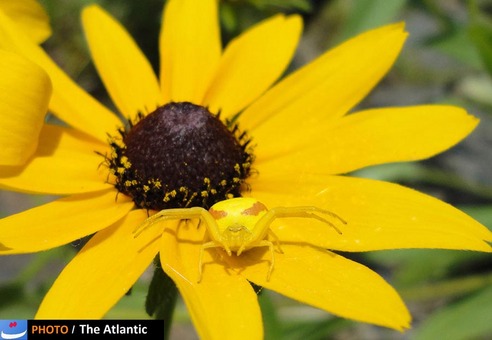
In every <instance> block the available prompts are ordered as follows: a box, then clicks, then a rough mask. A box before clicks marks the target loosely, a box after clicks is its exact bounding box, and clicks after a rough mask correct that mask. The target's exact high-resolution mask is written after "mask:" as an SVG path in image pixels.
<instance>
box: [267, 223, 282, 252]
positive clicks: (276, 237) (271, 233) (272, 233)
mask: <svg viewBox="0 0 492 340" xmlns="http://www.w3.org/2000/svg"><path fill="white" fill-rule="evenodd" d="M268 233H269V234H270V235H271V236H272V237H273V239H274V240H275V245H276V246H277V249H278V251H279V252H280V253H281V254H283V253H284V251H283V250H282V248H281V247H280V239H279V238H278V236H277V235H276V234H275V233H274V232H273V230H272V229H268Z"/></svg>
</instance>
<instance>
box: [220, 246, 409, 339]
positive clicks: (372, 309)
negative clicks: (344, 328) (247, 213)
mask: <svg viewBox="0 0 492 340" xmlns="http://www.w3.org/2000/svg"><path fill="white" fill-rule="evenodd" d="M282 251H283V252H284V253H283V254H281V253H278V252H275V266H274V269H273V273H272V276H271V278H270V280H267V279H266V273H267V271H268V268H269V265H270V261H271V256H270V253H269V252H268V251H264V250H261V249H259V248H258V249H253V250H249V251H246V252H245V253H244V254H241V256H239V257H235V256H234V257H231V258H229V259H228V260H230V261H231V262H234V263H235V266H237V268H238V269H239V268H240V269H241V275H243V276H245V277H246V278H247V279H248V280H250V281H252V282H254V283H256V284H258V285H260V286H262V287H265V288H267V289H271V290H274V291H276V292H278V293H280V294H283V295H285V296H288V297H290V298H293V299H295V300H299V301H301V302H304V303H306V304H309V305H311V306H315V307H318V308H321V309H323V310H325V311H328V312H330V313H333V314H335V315H338V316H341V317H344V318H349V319H354V320H357V321H363V322H369V323H372V324H376V325H380V326H385V327H391V328H395V329H398V330H403V329H405V328H408V327H409V324H410V318H411V317H410V314H409V313H408V310H407V309H406V307H405V304H404V303H403V301H402V300H401V298H400V297H399V295H398V293H396V291H395V290H394V289H393V288H392V287H391V286H390V285H389V284H388V283H387V282H386V281H384V280H383V278H382V277H380V276H379V275H377V274H376V273H375V272H373V271H372V270H370V269H369V268H367V267H365V266H363V265H361V264H359V263H356V262H353V261H350V260H348V259H346V258H344V257H342V256H340V255H337V254H334V253H332V252H329V251H326V250H323V249H316V248H312V247H309V246H295V245H283V246H282Z"/></svg>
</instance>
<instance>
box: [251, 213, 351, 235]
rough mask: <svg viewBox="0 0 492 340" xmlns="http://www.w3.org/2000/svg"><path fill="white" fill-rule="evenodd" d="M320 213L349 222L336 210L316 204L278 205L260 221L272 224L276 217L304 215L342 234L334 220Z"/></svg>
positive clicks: (303, 216)
mask: <svg viewBox="0 0 492 340" xmlns="http://www.w3.org/2000/svg"><path fill="white" fill-rule="evenodd" d="M318 214H325V215H328V216H331V217H333V218H336V219H337V220H339V221H340V222H342V223H343V224H347V222H346V221H345V220H344V219H342V218H341V217H340V216H338V215H337V214H335V213H334V212H331V211H329V210H324V209H320V208H318V207H314V206H300V207H276V208H273V209H270V210H269V211H268V213H266V214H265V215H264V216H263V217H262V218H261V220H260V221H258V223H262V224H267V225H270V224H271V223H272V222H273V220H275V219H276V218H283V217H302V218H313V219H316V220H318V221H321V222H323V223H326V224H328V225H329V226H330V227H332V228H333V229H334V230H335V231H336V232H337V233H339V234H340V235H341V234H342V231H341V230H340V229H339V228H338V227H337V226H335V224H333V223H332V222H330V221H328V220H327V219H325V218H323V217H321V216H319V215H318Z"/></svg>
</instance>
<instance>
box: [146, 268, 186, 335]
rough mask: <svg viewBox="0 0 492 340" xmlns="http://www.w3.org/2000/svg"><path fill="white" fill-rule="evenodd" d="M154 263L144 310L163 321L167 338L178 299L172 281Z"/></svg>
mask: <svg viewBox="0 0 492 340" xmlns="http://www.w3.org/2000/svg"><path fill="white" fill-rule="evenodd" d="M156 262H157V263H156V268H155V269H154V276H153V277H152V281H151V282H150V286H149V293H148V295H147V300H146V301H145V310H146V311H147V313H148V314H149V315H150V316H153V317H154V318H155V319H159V320H164V334H165V335H166V338H167V335H169V330H170V329H171V324H172V318H173V313H174V308H175V307H176V300H177V298H178V288H177V287H176V285H175V284H174V282H173V280H172V279H171V278H170V277H169V276H167V274H166V273H164V271H163V270H162V267H161V265H160V262H159V261H158V260H157V261H156Z"/></svg>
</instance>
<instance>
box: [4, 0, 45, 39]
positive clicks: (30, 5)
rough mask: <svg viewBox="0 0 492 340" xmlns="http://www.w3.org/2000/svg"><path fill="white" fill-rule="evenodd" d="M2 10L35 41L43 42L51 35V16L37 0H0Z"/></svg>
mask: <svg viewBox="0 0 492 340" xmlns="http://www.w3.org/2000/svg"><path fill="white" fill-rule="evenodd" d="M0 10H2V11H4V13H5V14H7V15H8V16H9V17H10V18H12V19H13V20H14V21H15V23H16V24H17V25H18V26H19V28H20V29H22V30H23V31H24V33H25V34H27V35H28V36H29V37H30V38H31V39H32V40H33V41H34V42H35V43H42V42H43V41H45V40H46V39H47V38H48V37H49V36H50V35H51V27H50V24H49V17H48V15H47V14H46V12H45V11H44V9H43V7H41V5H40V4H39V3H38V2H37V1H36V0H15V1H12V0H0Z"/></svg>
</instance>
